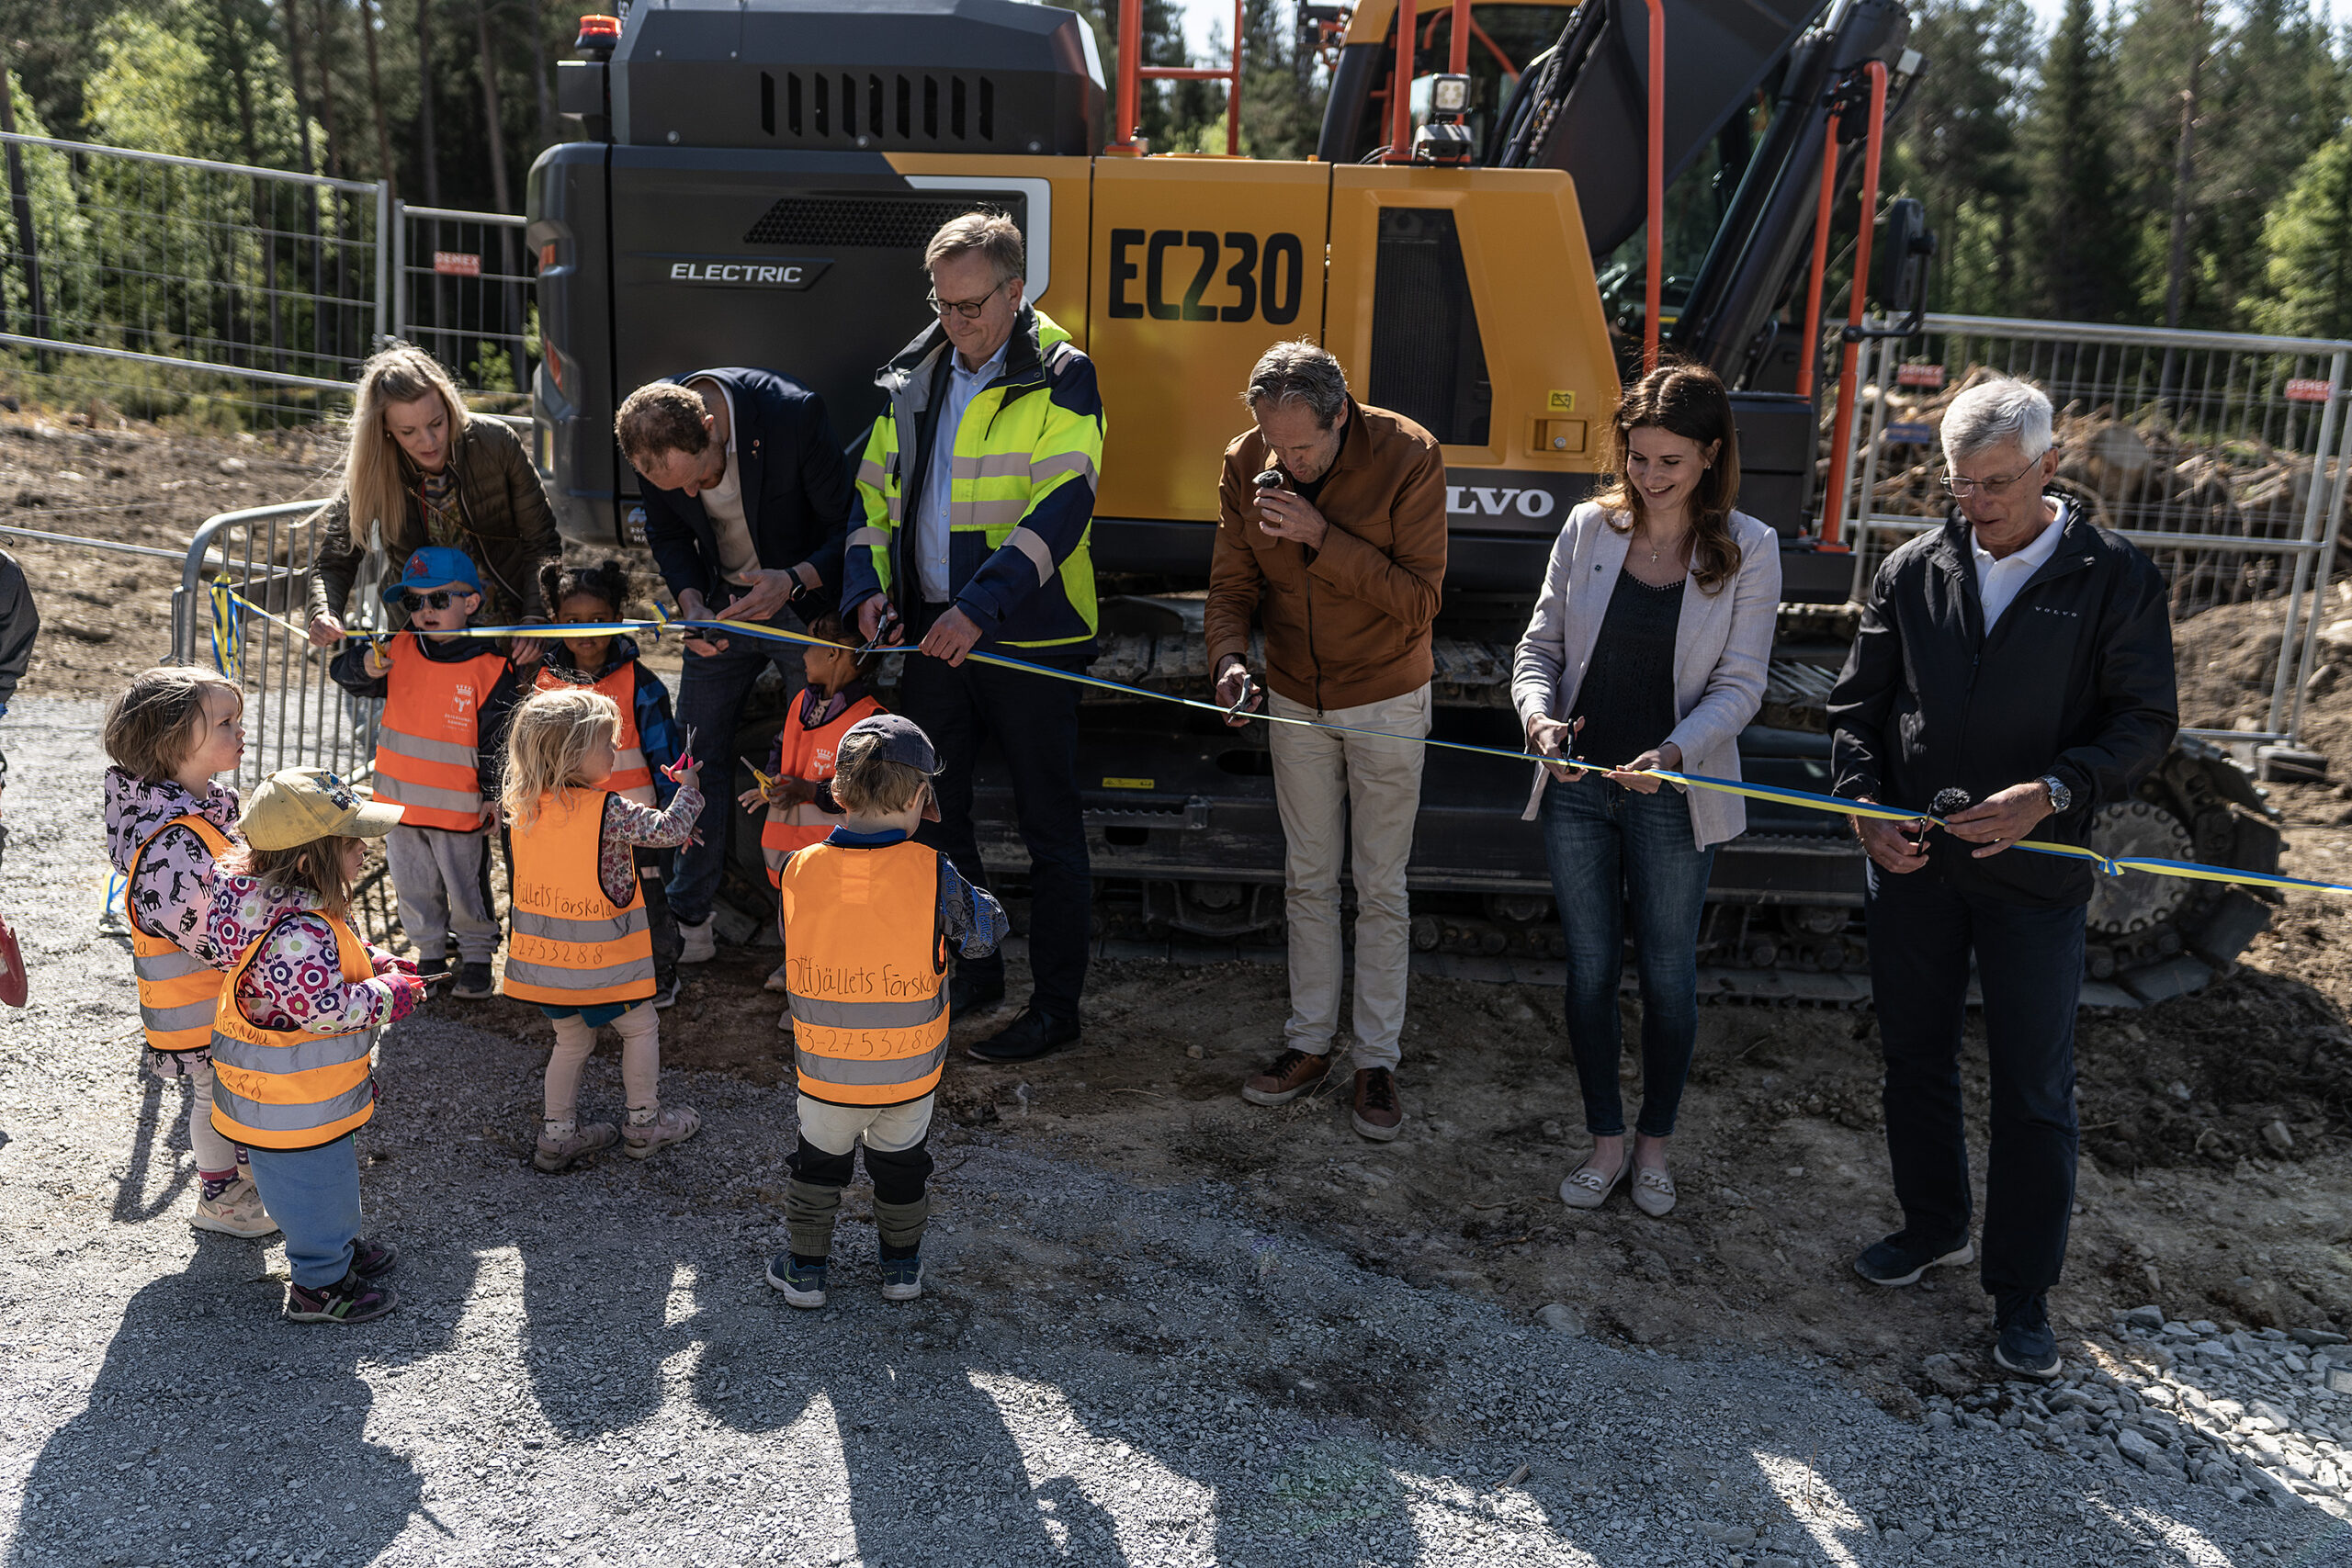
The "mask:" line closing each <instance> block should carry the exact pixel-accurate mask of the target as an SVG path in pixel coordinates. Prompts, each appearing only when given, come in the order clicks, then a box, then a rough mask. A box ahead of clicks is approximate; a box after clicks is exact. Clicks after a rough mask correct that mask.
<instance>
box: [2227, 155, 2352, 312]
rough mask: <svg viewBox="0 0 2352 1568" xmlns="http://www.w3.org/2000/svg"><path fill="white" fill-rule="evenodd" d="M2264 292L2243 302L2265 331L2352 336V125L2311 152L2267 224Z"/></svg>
mask: <svg viewBox="0 0 2352 1568" xmlns="http://www.w3.org/2000/svg"><path fill="white" fill-rule="evenodd" d="M2262 248H2263V250H2264V252H2265V253H2266V254H2267V256H2268V257H2269V260H2268V263H2267V265H2266V266H2265V268H2264V271H2263V282H2264V285H2265V288H2264V289H2263V292H2262V293H2260V294H2259V295H2257V296H2256V297H2255V298H2253V299H2248V300H2247V301H2246V302H2245V314H2246V316H2247V318H2248V320H2249V321H2250V322H2251V324H2252V325H2253V326H2254V327H2255V328H2256V330H2257V331H2260V332H2266V333H2281V334H2283V335H2286V336H2289V337H2331V338H2340V337H2344V336H2346V335H2347V334H2352V128H2347V129H2346V130H2342V131H2340V132H2338V133H2337V135H2336V137H2335V140H2334V141H2330V142H2328V143H2327V144H2326V145H2325V146H2324V147H2322V148H2321V149H2320V150H2319V151H2318V152H2314V153H2312V156H2311V159H2310V161H2309V162H2307V163H2306V164H2304V165H2303V167H2302V170H2301V173H2299V174H2298V175H2296V176H2295V182H2294V184H2293V185H2292V186H2290V187H2288V190H2287V194H2286V195H2285V196H2283V197H2280V198H2279V200H2278V205H2277V206H2275V207H2273V208H2272V209H2270V215H2269V217H2268V218H2267V219H2266V220H2264V222H2263V225H2262Z"/></svg>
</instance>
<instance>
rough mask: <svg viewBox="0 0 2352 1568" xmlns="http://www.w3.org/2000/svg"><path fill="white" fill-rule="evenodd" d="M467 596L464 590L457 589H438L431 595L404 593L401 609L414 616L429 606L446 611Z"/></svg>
mask: <svg viewBox="0 0 2352 1568" xmlns="http://www.w3.org/2000/svg"><path fill="white" fill-rule="evenodd" d="M465 596H466V595H465V593H464V592H463V591H462V590H460V589H456V588H436V589H435V590H434V591H433V592H430V593H403V594H401V609H403V610H405V611H407V612H408V613H409V614H410V615H415V614H416V613H417V612H418V611H419V610H422V609H424V607H425V606H426V605H427V604H430V605H432V606H433V607H434V608H435V609H436V610H446V609H447V608H448V607H449V606H450V605H452V604H456V603H457V602H458V600H460V599H462V598H464V597H465Z"/></svg>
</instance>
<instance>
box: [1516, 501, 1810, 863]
mask: <svg viewBox="0 0 2352 1568" xmlns="http://www.w3.org/2000/svg"><path fill="white" fill-rule="evenodd" d="M1620 515H1621V516H1622V514H1620ZM1731 527H1732V538H1733V540H1734V541H1735V542H1736V544H1737V545H1738V546H1739V573H1738V575H1737V576H1736V577H1735V578H1733V579H1732V580H1731V581H1729V582H1727V583H1725V584H1724V585H1723V586H1722V587H1721V588H1719V589H1717V590H1716V591H1715V592H1713V593H1702V592H1700V591H1699V585H1698V584H1697V583H1696V582H1692V583H1691V584H1690V585H1688V586H1687V587H1686V588H1685V589H1684V590H1683V592H1682V619H1681V621H1680V622H1679V624H1678V625H1677V626H1676V628H1675V633H1674V711H1675V714H1676V716H1677V718H1678V720H1679V722H1677V723H1676V725H1675V727H1674V730H1673V733H1671V734H1670V735H1668V736H1667V737H1666V739H1668V740H1671V741H1673V742H1674V744H1675V745H1677V746H1679V747H1680V748H1681V749H1682V766H1681V768H1680V769H1679V770H1678V771H1679V772H1681V773H1704V774H1707V775H1708V776H1710V777H1713V778H1719V779H1736V778H1738V777H1739V776H1740V772H1739V732H1740V731H1741V730H1742V729H1744V728H1747V723H1748V721H1749V720H1750V719H1752V718H1754V717H1755V716H1756V714H1757V710H1758V708H1760V707H1762V706H1763V705H1764V676H1765V671H1766V668H1767V666H1768V665H1769V664H1770V660H1771V655H1772V626H1773V618H1774V615H1775V614H1776V612H1778V610H1779V609H1780V604H1781V541H1780V537H1779V536H1778V535H1776V534H1774V533H1773V531H1772V530H1771V528H1770V527H1769V526H1768V525H1765V524H1763V523H1759V522H1758V521H1757V520H1756V519H1755V518H1753V517H1750V516H1748V515H1747V513H1744V512H1735V513H1732V514H1731ZM1632 542H1633V541H1632V536H1630V535H1628V534H1621V533H1619V532H1618V531H1617V530H1616V529H1614V528H1612V527H1611V526H1610V525H1609V514H1608V513H1605V512H1603V511H1602V510H1601V509H1600V506H1599V505H1598V504H1596V503H1594V502H1589V501H1588V502H1584V503H1583V504H1582V505H1580V506H1578V507H1577V508H1576V510H1575V511H1573V512H1571V513H1568V520H1567V522H1566V524H1565V525H1563V526H1562V527H1561V529H1560V536H1559V538H1558V540H1557V541H1555V543H1554V544H1553V546H1552V564H1551V566H1550V568H1549V569H1548V570H1546V571H1545V572H1544V593H1543V596H1542V597H1541V598H1539V599H1537V600H1536V602H1535V615H1534V616H1533V617H1532V619H1531V620H1529V622H1528V623H1527V635H1525V636H1524V637H1521V638H1520V639H1519V651H1518V654H1517V655H1516V656H1515V657H1514V658H1513V659H1512V660H1511V678H1510V694H1511V702H1512V705H1514V706H1516V707H1517V708H1518V709H1519V722H1520V728H1521V729H1522V730H1524V729H1525V728H1526V726H1527V721H1528V720H1529V718H1530V717H1531V716H1533V715H1536V714H1542V715H1544V716H1545V717H1548V718H1566V717H1567V716H1568V715H1570V714H1571V713H1573V712H1575V711H1576V701H1577V688H1578V686H1579V685H1581V684H1582V682H1583V681H1584V672H1585V670H1586V668H1587V666H1589V664H1590V663H1591V662H1592V649H1593V645H1594V644H1595V643H1596V642H1598V641H1599V640H1600V622H1601V618H1602V616H1604V615H1607V614H1608V611H1609V596H1610V595H1611V593H1613V592H1616V588H1617V574H1618V572H1619V571H1620V570H1622V569H1623V566H1624V564H1625V549H1626V547H1627V546H1628V545H1630V544H1631V543H1632ZM1609 761H1624V759H1623V758H1611V759H1609ZM1551 778H1552V774H1551V773H1550V771H1549V770H1548V769H1546V768H1544V766H1543V765H1542V764H1540V763H1539V764H1537V766H1536V769H1535V781H1534V784H1533V786H1532V788H1530V789H1529V791H1528V793H1527V809H1526V811H1525V812H1524V813H1522V817H1523V818H1525V819H1526V820H1530V821H1532V820H1533V819H1534V818H1535V814H1536V811H1537V809H1538V807H1540V806H1541V805H1542V803H1543V799H1544V785H1545V784H1548V783H1549V782H1550V781H1551ZM1690 795H1691V834H1692V837H1693V838H1694V839H1695V840H1697V847H1698V848H1700V849H1702V850H1703V849H1705V848H1706V847H1707V846H1709V845H1710V844H1720V843H1722V842H1724V840H1727V839H1736V838H1737V837H1739V835H1740V834H1741V833H1742V832H1744V831H1746V829H1747V802H1746V801H1745V800H1743V799H1742V798H1741V797H1740V796H1738V795H1727V794H1724V792H1722V791H1720V790H1706V789H1702V790H1692V791H1691V792H1690Z"/></svg>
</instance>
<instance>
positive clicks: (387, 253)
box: [368, 39, 396, 353]
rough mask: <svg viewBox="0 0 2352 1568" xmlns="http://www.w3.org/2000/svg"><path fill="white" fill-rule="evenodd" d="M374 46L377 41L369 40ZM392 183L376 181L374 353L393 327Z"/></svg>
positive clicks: (372, 347)
mask: <svg viewBox="0 0 2352 1568" xmlns="http://www.w3.org/2000/svg"><path fill="white" fill-rule="evenodd" d="M369 43H370V45H371V46H372V45H373V43H374V40H373V39H369ZM394 221H396V220H395V219H394V217H393V202H392V182H391V181H390V179H381V180H378V181H377V182H376V341H375V343H373V344H369V345H368V352H370V353H373V352H374V351H375V350H376V348H377V347H379V346H380V345H381V344H382V343H383V341H384V339H385V337H386V335H387V334H389V333H390V331H391V327H392V232H391V230H392V224H393V223H394Z"/></svg>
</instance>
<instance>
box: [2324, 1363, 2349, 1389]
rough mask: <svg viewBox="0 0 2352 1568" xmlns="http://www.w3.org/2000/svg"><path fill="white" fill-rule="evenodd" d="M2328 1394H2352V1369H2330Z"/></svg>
mask: <svg viewBox="0 0 2352 1568" xmlns="http://www.w3.org/2000/svg"><path fill="white" fill-rule="evenodd" d="M2327 1392H2328V1393H2352V1367H2330V1368H2328V1369H2327Z"/></svg>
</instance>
